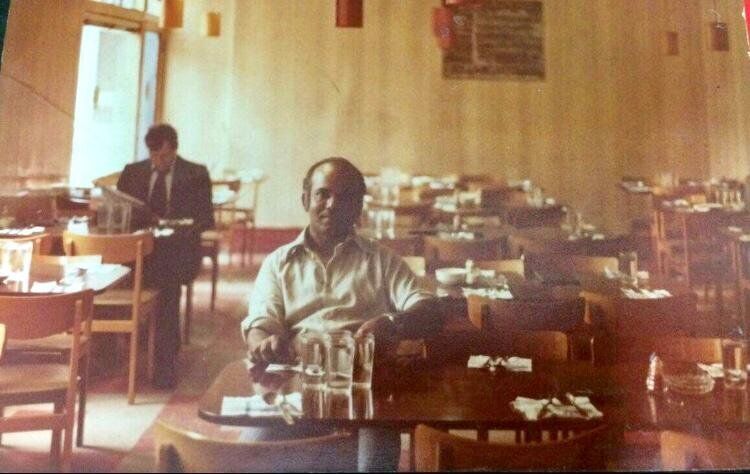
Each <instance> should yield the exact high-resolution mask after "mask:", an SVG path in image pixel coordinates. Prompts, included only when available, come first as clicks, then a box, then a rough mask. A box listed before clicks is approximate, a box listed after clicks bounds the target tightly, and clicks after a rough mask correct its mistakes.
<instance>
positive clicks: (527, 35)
mask: <svg viewBox="0 0 750 474" xmlns="http://www.w3.org/2000/svg"><path fill="white" fill-rule="evenodd" d="M453 23H454V25H453V26H454V31H455V42H454V44H453V46H452V47H451V48H450V49H448V50H447V51H445V53H444V54H443V77H444V78H446V79H490V80H503V79H505V80H508V79H522V80H542V79H544V26H543V24H542V2H541V1H530V0H485V1H484V2H483V3H482V4H481V6H462V7H457V8H455V10H454V16H453Z"/></svg>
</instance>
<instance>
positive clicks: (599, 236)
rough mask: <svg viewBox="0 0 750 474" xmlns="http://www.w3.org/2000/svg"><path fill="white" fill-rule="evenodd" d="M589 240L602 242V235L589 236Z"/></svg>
mask: <svg viewBox="0 0 750 474" xmlns="http://www.w3.org/2000/svg"><path fill="white" fill-rule="evenodd" d="M591 240H604V234H591Z"/></svg>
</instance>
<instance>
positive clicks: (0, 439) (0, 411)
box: [0, 405, 5, 446]
mask: <svg viewBox="0 0 750 474" xmlns="http://www.w3.org/2000/svg"><path fill="white" fill-rule="evenodd" d="M4 416H5V407H4V406H2V405H0V418H3V417H4ZM2 444H3V434H2V433H0V446H2Z"/></svg>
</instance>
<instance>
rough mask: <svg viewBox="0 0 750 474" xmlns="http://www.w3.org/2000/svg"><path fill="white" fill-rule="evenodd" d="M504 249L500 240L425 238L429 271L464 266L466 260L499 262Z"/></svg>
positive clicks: (425, 252)
mask: <svg viewBox="0 0 750 474" xmlns="http://www.w3.org/2000/svg"><path fill="white" fill-rule="evenodd" d="M501 253H502V248H501V244H500V239H475V240H466V239H441V238H439V237H436V236H431V235H428V236H425V238H424V256H425V258H426V259H427V266H428V269H429V270H434V269H436V268H439V267H441V266H461V267H462V266H464V263H465V262H466V260H468V259H471V260H474V261H477V260H498V259H500V258H501Z"/></svg>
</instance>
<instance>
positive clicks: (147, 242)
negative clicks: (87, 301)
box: [63, 231, 154, 263]
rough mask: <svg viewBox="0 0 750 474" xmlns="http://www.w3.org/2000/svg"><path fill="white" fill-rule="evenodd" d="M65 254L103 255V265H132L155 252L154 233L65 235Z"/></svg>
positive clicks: (65, 233) (68, 232) (66, 233)
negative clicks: (131, 263)
mask: <svg viewBox="0 0 750 474" xmlns="http://www.w3.org/2000/svg"><path fill="white" fill-rule="evenodd" d="M63 244H64V247H65V254H66V255H70V256H75V255H101V258H102V262H103V263H130V262H135V261H136V260H137V259H138V258H139V257H140V258H143V257H145V256H147V255H149V254H150V253H151V252H153V250H154V234H153V233H152V232H143V231H139V232H135V233H132V234H76V233H73V232H70V231H65V232H64V233H63Z"/></svg>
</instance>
